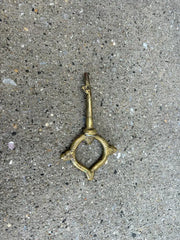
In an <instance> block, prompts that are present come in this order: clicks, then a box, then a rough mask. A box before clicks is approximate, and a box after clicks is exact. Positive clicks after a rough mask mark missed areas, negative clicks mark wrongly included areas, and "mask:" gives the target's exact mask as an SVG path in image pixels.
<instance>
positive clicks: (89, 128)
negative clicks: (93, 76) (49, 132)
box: [61, 73, 117, 180]
mask: <svg viewBox="0 0 180 240" xmlns="http://www.w3.org/2000/svg"><path fill="white" fill-rule="evenodd" d="M84 80H85V86H83V87H82V89H83V90H84V92H85V93H86V95H87V110H86V128H85V129H84V133H83V134H81V135H80V136H79V137H77V138H76V139H75V140H74V141H73V143H72V145H71V147H70V149H69V150H68V151H66V152H65V153H63V154H61V159H62V160H64V161H68V160H71V161H72V163H73V164H74V166H75V167H77V168H78V169H80V170H81V171H83V172H85V173H86V175H87V178H88V180H92V179H93V178H94V172H95V171H96V170H97V169H98V168H99V167H101V166H102V165H103V164H105V162H106V161H107V158H108V156H109V155H111V154H113V153H115V152H116V151H117V149H116V148H115V147H114V146H111V145H109V144H108V142H107V141H106V140H105V139H104V138H102V137H101V136H99V135H98V134H97V131H96V130H95V129H94V127H93V114H92V96H91V86H90V82H89V73H84ZM94 139H96V140H98V141H99V142H100V143H101V144H102V146H103V149H104V151H103V154H102V156H101V158H100V159H99V160H98V161H97V162H96V163H95V164H93V166H92V167H90V168H89V169H88V168H87V167H85V166H83V165H82V164H81V163H80V162H78V160H77V159H76V150H77V147H78V146H79V144H80V143H81V142H82V141H85V142H86V143H87V144H91V143H92V141H93V140H94Z"/></svg>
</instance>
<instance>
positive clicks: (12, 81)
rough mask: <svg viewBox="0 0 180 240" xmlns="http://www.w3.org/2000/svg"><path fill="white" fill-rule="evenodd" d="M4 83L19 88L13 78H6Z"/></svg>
mask: <svg viewBox="0 0 180 240" xmlns="http://www.w3.org/2000/svg"><path fill="white" fill-rule="evenodd" d="M2 82H3V83H4V84H7V85H13V86H17V84H16V83H15V81H14V80H12V79H11V78H4V79H3V81H2Z"/></svg>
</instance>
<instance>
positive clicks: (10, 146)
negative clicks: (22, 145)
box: [8, 142, 15, 150]
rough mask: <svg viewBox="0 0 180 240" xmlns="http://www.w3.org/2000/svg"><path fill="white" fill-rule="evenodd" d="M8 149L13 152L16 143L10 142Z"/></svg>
mask: <svg viewBox="0 0 180 240" xmlns="http://www.w3.org/2000/svg"><path fill="white" fill-rule="evenodd" d="M8 148H9V149H10V150H13V149H14V148H15V145H14V142H9V143H8Z"/></svg>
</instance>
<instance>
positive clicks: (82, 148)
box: [76, 139, 103, 169]
mask: <svg viewBox="0 0 180 240" xmlns="http://www.w3.org/2000/svg"><path fill="white" fill-rule="evenodd" d="M102 153H103V146H102V144H101V143H100V142H99V141H98V140H96V139H94V140H93V142H92V143H91V144H87V143H86V141H82V142H81V143H80V144H79V146H78V147H77V149H76V159H77V161H78V162H79V163H80V164H82V165H83V166H85V167H86V168H88V169H89V168H91V167H92V166H93V165H94V164H95V163H96V162H98V161H99V159H100V157H101V156H102ZM79 159H81V160H79Z"/></svg>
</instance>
